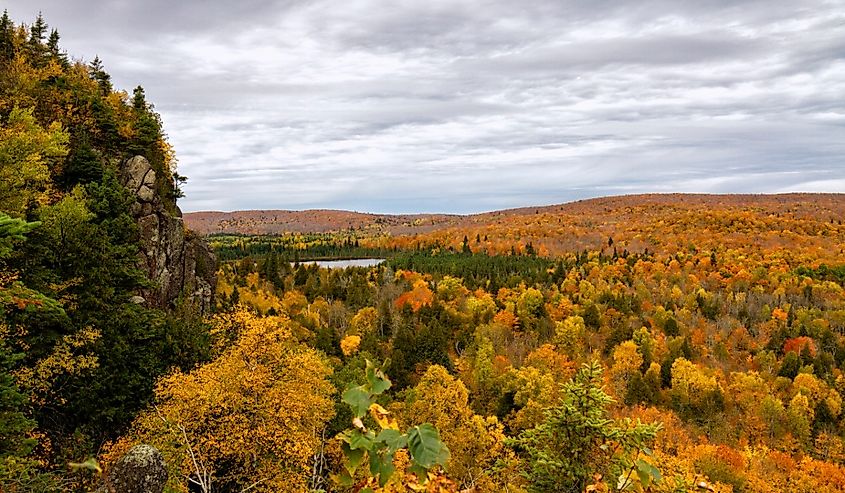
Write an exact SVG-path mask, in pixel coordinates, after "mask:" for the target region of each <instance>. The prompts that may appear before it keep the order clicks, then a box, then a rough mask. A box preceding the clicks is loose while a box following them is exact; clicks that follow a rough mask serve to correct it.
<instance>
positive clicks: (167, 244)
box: [121, 156, 217, 313]
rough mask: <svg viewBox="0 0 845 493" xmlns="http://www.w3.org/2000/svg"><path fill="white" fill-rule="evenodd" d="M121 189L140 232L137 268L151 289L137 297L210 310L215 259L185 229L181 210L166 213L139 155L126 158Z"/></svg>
mask: <svg viewBox="0 0 845 493" xmlns="http://www.w3.org/2000/svg"><path fill="white" fill-rule="evenodd" d="M121 178H122V182H123V185H124V186H125V187H126V188H127V189H129V191H130V192H131V193H132V194H133V195H134V197H135V202H134V203H133V204H132V206H131V207H132V209H131V212H132V215H133V216H134V217H135V219H136V220H137V222H138V227H139V230H140V237H141V238H140V240H141V249H140V253H139V256H140V259H139V261H140V264H141V267H142V269H143V270H144V271H145V272H146V273H147V276H148V277H149V279H150V280H152V281H153V282H154V283H155V285H154V286H153V287H152V288H149V289H145V290H143V291H142V292H141V293H140V296H141V297H142V298H143V301H142V300H141V299H140V298H139V299H138V300H137V301H138V302H143V303H145V304H146V305H148V306H151V307H155V308H169V307H172V306H174V305H175V304H176V303H177V301H179V300H183V301H185V302H187V303H190V304H192V305H194V306H195V307H196V308H197V309H199V311H200V312H202V313H205V312H208V311H210V310H211V307H212V302H213V296H214V289H215V286H216V283H217V279H216V277H215V272H216V271H217V266H216V264H217V260H216V258H215V257H214V253H213V252H212V251H211V249H210V248H209V247H208V245H207V244H206V243H205V242H204V241H203V240H202V239H201V238H199V237H198V236H197V235H196V234H194V233H193V232H192V231H190V230H186V229H185V225H184V223H183V221H182V218H181V217H180V216H181V212H179V210H178V208H177V209H176V214H177V215H176V216H174V215H173V214H171V213H170V212H168V210H167V208H166V207H165V203H164V201H163V200H162V198H161V196H160V195H159V194H158V193H156V186H155V183H156V172H155V170H153V169H152V167H151V166H150V163H149V161H147V159H146V158H144V157H142V156H135V157H133V158H131V159H129V160H127V161H126V162H125V163H124V164H123V166H122V169H121Z"/></svg>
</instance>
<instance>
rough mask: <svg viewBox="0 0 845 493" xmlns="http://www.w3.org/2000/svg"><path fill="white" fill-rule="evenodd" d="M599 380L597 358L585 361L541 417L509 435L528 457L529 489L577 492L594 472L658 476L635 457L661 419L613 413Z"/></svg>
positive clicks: (567, 492) (614, 475)
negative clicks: (637, 419) (621, 417)
mask: <svg viewBox="0 0 845 493" xmlns="http://www.w3.org/2000/svg"><path fill="white" fill-rule="evenodd" d="M601 385H602V368H601V364H600V363H598V362H595V361H594V362H592V363H589V364H585V365H584V366H583V367H582V368H581V369H580V370H579V371H578V373H576V374H575V377H573V379H572V380H571V381H570V382H568V383H565V384H563V385H562V386H561V398H560V401H559V402H558V403H557V404H556V405H555V406H554V407H552V408H551V409H548V410H547V411H546V416H545V419H544V421H543V422H542V423H541V424H539V425H538V426H536V427H534V428H532V429H530V430H527V431H525V432H523V433H522V434H520V435H519V437H518V438H516V439H513V440H510V441H509V442H510V444H511V446H512V447H514V449H515V450H516V452H517V453H518V454H519V455H520V456H521V457H522V458H524V459H525V461H526V466H527V467H526V470H525V472H524V476H525V477H526V478H527V479H528V481H529V491H532V492H560V493H581V492H583V491H584V490H585V489H586V487H587V485H588V484H589V483H590V481H591V480H592V479H593V477H594V475H601V476H603V477H606V478H618V477H620V475H622V474H624V473H626V472H628V471H632V472H633V471H634V470H637V472H640V471H642V472H644V473H645V474H646V475H648V476H650V477H655V476H659V472H658V471H657V470H656V469H654V468H653V466H650V465H649V464H646V463H644V461H641V460H637V459H638V455H639V454H640V452H641V451H643V450H645V449H647V447H648V445H649V443H650V442H651V441H652V440H654V437H655V436H656V435H657V432H658V431H659V429H660V427H659V425H646V424H640V423H637V424H634V423H630V422H616V421H614V420H613V419H611V418H610V417H609V407H610V406H611V404H612V403H613V399H612V398H611V397H610V396H609V395H607V394H606V393H605V392H604V390H602V388H601ZM641 478H642V476H641ZM620 489H622V488H620Z"/></svg>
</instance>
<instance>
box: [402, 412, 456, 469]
mask: <svg viewBox="0 0 845 493" xmlns="http://www.w3.org/2000/svg"><path fill="white" fill-rule="evenodd" d="M408 451H409V452H411V459H412V460H413V461H414V462H415V463H417V464H419V465H420V466H422V467H424V468H426V469H430V468H431V467H434V466H435V465H437V464H439V465H441V466H443V467H444V468H445V467H446V462H447V461H448V460H449V449H448V448H447V447H446V445H445V444H444V443H443V442H442V441H440V433H438V431H437V428H435V427H434V426H432V425H431V424H429V423H424V424H421V425H419V426H414V427H412V428H411V429H409V430H408Z"/></svg>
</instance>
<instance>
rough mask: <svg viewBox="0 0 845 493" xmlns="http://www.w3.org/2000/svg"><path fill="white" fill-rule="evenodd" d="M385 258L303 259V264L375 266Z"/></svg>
mask: <svg viewBox="0 0 845 493" xmlns="http://www.w3.org/2000/svg"><path fill="white" fill-rule="evenodd" d="M384 260H385V259H383V258H353V259H348V260H303V261H301V262H299V263H300V264H303V265H311V264H317V265H318V266H320V267H323V268H326V269H345V268H347V267H373V266H375V265H378V264H380V263H382V262H384Z"/></svg>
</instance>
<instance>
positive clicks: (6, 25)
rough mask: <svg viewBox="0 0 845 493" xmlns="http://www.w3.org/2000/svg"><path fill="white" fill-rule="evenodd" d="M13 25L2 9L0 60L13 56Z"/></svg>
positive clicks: (9, 58) (7, 13) (0, 20)
mask: <svg viewBox="0 0 845 493" xmlns="http://www.w3.org/2000/svg"><path fill="white" fill-rule="evenodd" d="M14 29H15V25H14V23H13V22H12V20H11V19H10V18H9V12H8V11H6V10H4V11H3V16H2V17H0V62H8V61H10V60H11V59H12V58H14V57H15V44H14V41H13V40H12V37H13V36H14Z"/></svg>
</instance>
